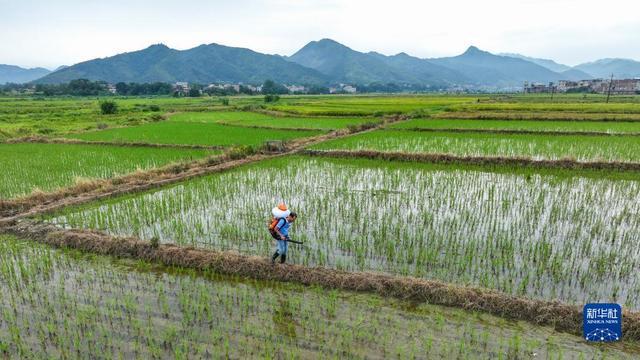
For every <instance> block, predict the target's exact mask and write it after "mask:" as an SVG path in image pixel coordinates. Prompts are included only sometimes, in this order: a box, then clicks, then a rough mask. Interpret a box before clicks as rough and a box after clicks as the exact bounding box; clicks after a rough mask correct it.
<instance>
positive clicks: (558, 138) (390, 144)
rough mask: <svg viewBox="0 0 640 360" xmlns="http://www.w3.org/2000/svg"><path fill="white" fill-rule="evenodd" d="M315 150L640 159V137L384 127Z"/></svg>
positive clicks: (589, 159) (545, 157) (624, 160)
mask: <svg viewBox="0 0 640 360" xmlns="http://www.w3.org/2000/svg"><path fill="white" fill-rule="evenodd" d="M312 149H316V150H374V151H384V152H407V153H432V154H451V155H457V156H463V157H464V156H505V157H530V158H533V159H536V160H541V159H545V160H546V159H548V160H558V159H563V158H573V159H576V160H578V161H608V162H611V161H620V162H640V137H638V136H591V135H546V134H542V135H537V134H490V133H489V134H487V133H459V132H446V131H441V132H416V131H403V130H382V131H375V132H369V133H366V134H361V135H356V136H351V137H348V138H341V139H336V140H332V141H327V142H324V143H321V144H317V145H314V146H313V147H312Z"/></svg>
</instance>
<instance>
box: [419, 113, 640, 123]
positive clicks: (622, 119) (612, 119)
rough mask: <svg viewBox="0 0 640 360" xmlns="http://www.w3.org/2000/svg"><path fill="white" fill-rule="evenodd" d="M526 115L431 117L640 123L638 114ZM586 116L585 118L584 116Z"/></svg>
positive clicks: (442, 115)
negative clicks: (603, 115)
mask: <svg viewBox="0 0 640 360" xmlns="http://www.w3.org/2000/svg"><path fill="white" fill-rule="evenodd" d="M525 114H528V113H527V112H524V114H522V115H521V114H517V113H487V114H481V113H458V112H444V113H440V114H438V115H435V116H433V117H432V119H435V120H476V121H485V120H500V121H559V122H569V121H571V122H622V123H636V122H640V114H635V113H634V114H629V113H626V114H617V115H631V116H634V115H636V116H637V117H635V116H634V117H615V116H613V117H597V116H588V115H589V113H587V114H575V113H570V114H569V113H568V114H563V115H571V116H570V117H563V116H548V117H545V115H548V114H545V113H535V114H536V115H540V116H531V115H525ZM585 115H586V116H585ZM591 115H600V114H598V113H593V114H591ZM607 115H616V114H607ZM580 116H582V117H580Z"/></svg>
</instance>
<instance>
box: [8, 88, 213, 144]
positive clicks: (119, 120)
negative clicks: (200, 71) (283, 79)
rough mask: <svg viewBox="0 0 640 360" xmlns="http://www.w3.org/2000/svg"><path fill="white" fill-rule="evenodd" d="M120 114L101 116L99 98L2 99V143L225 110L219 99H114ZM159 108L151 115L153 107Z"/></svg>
mask: <svg viewBox="0 0 640 360" xmlns="http://www.w3.org/2000/svg"><path fill="white" fill-rule="evenodd" d="M112 99H113V100H114V101H115V102H116V103H117V104H118V113H117V114H115V115H102V114H101V113H100V106H99V103H100V99H96V98H37V97H35V98H34V97H24V98H7V97H0V140H2V139H3V138H7V137H17V136H28V135H60V134H63V133H67V132H72V131H82V130H90V129H96V128H97V127H98V125H99V124H101V126H105V125H106V126H109V127H116V126H132V125H139V124H143V123H147V122H153V121H157V120H158V119H159V118H160V117H161V116H164V115H165V114H166V113H168V112H174V111H205V110H208V111H211V110H215V109H223V108H225V107H223V106H222V105H221V103H220V100H219V99H218V98H204V97H203V98H162V97H155V98H144V97H132V98H112ZM151 105H155V106H158V107H159V109H160V110H159V111H151V110H150V106H151Z"/></svg>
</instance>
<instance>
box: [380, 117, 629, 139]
mask: <svg viewBox="0 0 640 360" xmlns="http://www.w3.org/2000/svg"><path fill="white" fill-rule="evenodd" d="M389 128H392V129H408V130H411V129H419V130H421V129H432V130H443V129H444V130H451V129H456V130H457V129H459V130H468V131H471V130H476V131H483V130H484V131H530V132H533V131H537V132H547V133H550V134H553V133H554V132H578V133H580V132H588V133H604V134H634V135H636V134H640V122H613V121H593V122H592V121H581V122H579V121H544V120H538V121H531V120H522V121H509V120H469V119H413V120H409V121H403V122H399V123H396V124H392V125H390V126H389Z"/></svg>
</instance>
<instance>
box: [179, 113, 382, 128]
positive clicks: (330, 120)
mask: <svg viewBox="0 0 640 360" xmlns="http://www.w3.org/2000/svg"><path fill="white" fill-rule="evenodd" d="M171 120H172V121H185V122H204V123H217V124H225V125H236V126H246V127H252V126H255V127H269V128H278V129H310V130H335V129H343V128H346V127H348V126H357V125H362V124H367V123H379V122H380V120H379V119H375V118H366V117H364V118H363V117H356V118H353V117H352V118H341V117H283V116H271V115H266V114H262V113H255V112H247V111H234V112H228V111H224V112H223V111H217V112H205V113H197V112H190V113H179V114H176V115H173V116H171Z"/></svg>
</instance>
